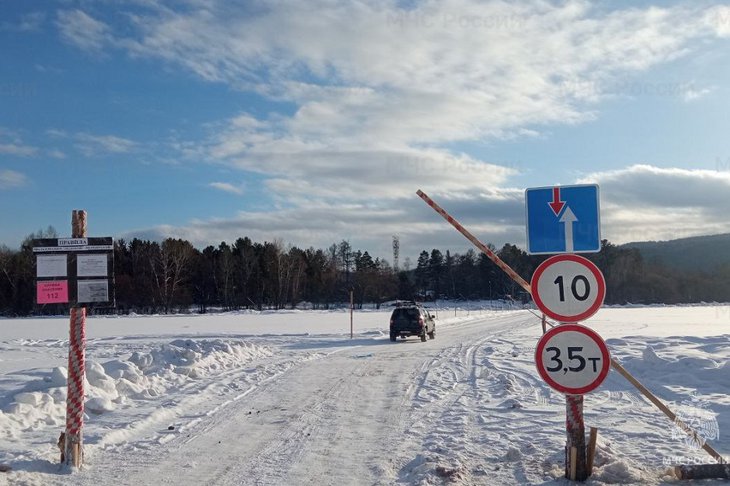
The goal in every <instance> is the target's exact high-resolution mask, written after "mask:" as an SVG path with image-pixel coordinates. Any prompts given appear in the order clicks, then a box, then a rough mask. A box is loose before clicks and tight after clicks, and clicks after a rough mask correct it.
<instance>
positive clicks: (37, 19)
mask: <svg viewBox="0 0 730 486" xmlns="http://www.w3.org/2000/svg"><path fill="white" fill-rule="evenodd" d="M45 20H46V14H45V13H44V12H31V13H28V14H25V15H22V16H21V17H20V20H18V21H17V22H3V23H1V24H0V31H3V30H4V31H10V32H37V31H39V30H40V28H41V26H42V25H43V23H44V22H45Z"/></svg>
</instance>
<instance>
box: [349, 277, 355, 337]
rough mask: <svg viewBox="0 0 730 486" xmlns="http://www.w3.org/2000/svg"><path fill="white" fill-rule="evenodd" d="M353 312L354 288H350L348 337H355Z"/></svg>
mask: <svg viewBox="0 0 730 486" xmlns="http://www.w3.org/2000/svg"><path fill="white" fill-rule="evenodd" d="M354 312H355V289H353V288H352V287H351V288H350V339H353V338H354V337H355V327H354V317H353V313H354Z"/></svg>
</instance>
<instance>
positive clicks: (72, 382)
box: [66, 307, 86, 467]
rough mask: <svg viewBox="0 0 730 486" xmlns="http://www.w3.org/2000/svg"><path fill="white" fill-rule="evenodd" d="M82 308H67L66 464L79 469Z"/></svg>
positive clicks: (83, 354) (83, 364)
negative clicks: (68, 319)
mask: <svg viewBox="0 0 730 486" xmlns="http://www.w3.org/2000/svg"><path fill="white" fill-rule="evenodd" d="M85 368H86V308H85V307H72V308H71V332H70V339H69V353H68V397H67V400H66V463H67V464H72V465H73V466H75V467H80V466H81V462H82V461H81V455H82V454H81V447H82V442H83V441H82V431H83V427H84V378H85V376H86V369H85Z"/></svg>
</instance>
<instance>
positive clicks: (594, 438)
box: [588, 427, 598, 476]
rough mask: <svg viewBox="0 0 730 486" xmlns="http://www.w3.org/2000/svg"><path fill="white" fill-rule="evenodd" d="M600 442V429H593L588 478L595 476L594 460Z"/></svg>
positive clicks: (589, 451)
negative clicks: (597, 443)
mask: <svg viewBox="0 0 730 486" xmlns="http://www.w3.org/2000/svg"><path fill="white" fill-rule="evenodd" d="M597 441H598V429H597V428H595V427H591V435H590V438H589V439H588V476H593V460H594V459H595V458H596V442H597Z"/></svg>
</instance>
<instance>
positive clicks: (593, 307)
mask: <svg viewBox="0 0 730 486" xmlns="http://www.w3.org/2000/svg"><path fill="white" fill-rule="evenodd" d="M531 286H532V297H533V299H534V300H535V305H537V307H538V309H540V310H541V311H542V312H543V313H544V314H545V315H546V316H549V317H551V318H553V319H555V320H557V321H560V322H578V321H582V320H585V319H588V318H589V317H590V316H592V315H593V314H595V313H596V312H597V311H598V309H599V308H600V307H601V305H603V300H604V298H605V297H606V281H605V280H604V278H603V274H602V273H601V271H600V270H599V269H598V267H596V266H595V265H594V264H593V262H591V261H590V260H588V259H587V258H584V257H582V256H578V255H556V256H553V257H550V258H548V259H547V260H545V261H544V262H543V263H541V264H540V266H538V267H537V269H536V270H535V273H534V274H533V275H532V281H531Z"/></svg>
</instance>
